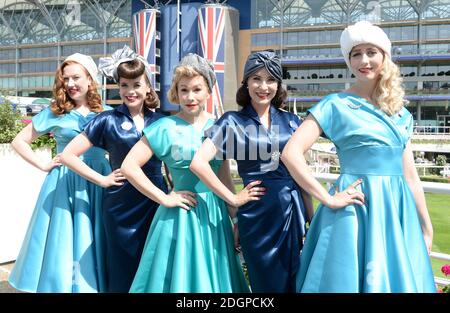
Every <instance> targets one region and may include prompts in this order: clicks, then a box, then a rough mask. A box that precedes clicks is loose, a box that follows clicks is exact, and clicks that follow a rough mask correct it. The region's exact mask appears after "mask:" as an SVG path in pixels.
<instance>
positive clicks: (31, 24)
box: [0, 0, 133, 103]
mask: <svg viewBox="0 0 450 313" xmlns="http://www.w3.org/2000/svg"><path fill="white" fill-rule="evenodd" d="M131 12H132V0H108V1H77V0H69V1H67V0H51V1H42V0H33V1H22V0H0V90H1V91H2V92H5V93H8V94H10V95H14V96H29V97H51V90H52V86H53V82H54V74H55V70H56V68H57V66H58V64H59V63H60V62H61V61H62V60H64V58H66V57H67V56H69V55H70V54H72V53H75V52H80V53H84V54H87V55H91V56H92V57H93V58H94V60H95V61H96V62H97V63H98V58H99V57H102V56H104V55H107V54H111V52H113V51H115V50H116V49H117V48H121V47H123V45H124V44H128V45H132V43H133V41H132V40H133V38H132V28H131ZM103 96H104V97H105V96H106V97H107V98H108V99H111V100H113V101H109V102H110V103H111V102H112V103H114V102H115V103H119V102H120V100H118V99H119V95H118V92H117V88H116V87H115V86H114V85H111V84H108V85H106V86H104V88H103ZM114 100H115V101H114Z"/></svg>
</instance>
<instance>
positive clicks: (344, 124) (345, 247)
mask: <svg viewBox="0 0 450 313" xmlns="http://www.w3.org/2000/svg"><path fill="white" fill-rule="evenodd" d="M309 112H310V114H312V116H313V117H314V118H315V120H316V121H317V122H318V123H319V125H320V127H321V128H322V130H323V132H324V134H325V136H326V137H328V138H329V139H330V140H331V141H332V142H333V143H334V144H335V146H336V148H337V154H338V156H339V162H340V167H341V175H340V176H339V178H338V180H337V181H336V183H335V184H334V186H333V187H332V188H331V190H330V194H334V193H335V190H336V186H339V190H344V189H345V188H347V187H348V186H349V185H350V184H351V183H353V182H354V181H355V180H357V179H358V178H362V180H363V182H362V184H361V185H359V186H358V187H357V189H358V190H359V191H361V192H362V193H364V195H365V204H364V205H362V206H359V205H350V206H347V207H344V208H341V209H335V210H333V209H330V208H328V207H326V206H324V205H320V206H319V208H318V210H317V212H316V214H315V216H314V218H313V221H312V223H311V227H310V229H309V231H308V233H307V236H306V241H305V245H304V247H303V251H302V254H301V260H300V269H299V272H298V274H297V291H298V292H389V293H391V292H395V293H398V292H435V291H436V288H435V284H434V278H433V272H432V269H431V264H430V259H429V256H428V253H427V250H426V246H425V241H424V238H423V234H422V231H421V226H420V221H419V217H418V213H417V208H416V204H415V201H414V198H413V194H412V193H411V190H410V188H409V186H408V184H407V182H406V180H405V177H404V175H403V159H402V157H403V151H404V149H405V145H406V143H407V142H408V140H409V138H410V136H411V133H412V129H413V118H412V116H411V114H410V113H409V112H408V111H407V110H406V109H405V108H402V109H401V110H400V112H399V113H397V114H395V115H393V116H388V115H387V114H385V113H384V112H383V111H381V110H379V109H378V108H376V107H375V106H373V105H372V104H371V103H369V102H368V101H366V100H365V99H363V98H361V97H359V96H356V95H353V94H349V93H338V94H331V95H329V96H327V97H325V98H324V99H322V101H321V102H319V103H318V104H317V105H316V106H314V107H313V108H312V109H310V110H309Z"/></svg>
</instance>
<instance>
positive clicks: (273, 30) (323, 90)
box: [0, 0, 450, 127]
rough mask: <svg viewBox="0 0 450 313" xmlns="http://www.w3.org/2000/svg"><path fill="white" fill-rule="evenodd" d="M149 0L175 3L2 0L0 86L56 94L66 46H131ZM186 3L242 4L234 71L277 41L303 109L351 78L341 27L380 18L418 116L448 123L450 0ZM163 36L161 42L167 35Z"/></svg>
mask: <svg viewBox="0 0 450 313" xmlns="http://www.w3.org/2000/svg"><path fill="white" fill-rule="evenodd" d="M144 2H146V3H147V4H149V5H151V6H154V5H155V3H156V2H157V3H158V4H159V5H160V6H166V5H171V6H176V5H177V1H175V0H173V1H170V0H166V1H151V0H147V1H141V0H112V1H110V0H108V1H102V0H69V1H62V0H48V1H44V0H29V1H24V0H0V90H2V91H5V90H8V92H9V93H10V94H12V95H14V96H30V97H49V96H50V95H51V86H52V83H53V74H54V71H55V68H56V66H57V64H58V62H60V61H61V60H63V59H64V57H66V56H68V55H69V54H71V53H74V52H81V53H85V54H89V55H92V57H93V58H94V59H95V60H96V61H97V60H98V58H99V57H101V56H104V55H108V54H110V53H111V52H113V51H115V50H116V49H117V48H120V47H122V46H123V45H124V44H128V45H130V46H134V39H133V31H132V16H133V14H134V13H135V12H137V11H139V10H140V9H142V8H144V6H145V5H144ZM180 2H181V3H182V4H185V5H186V4H189V3H192V4H194V3H197V4H198V3H199V2H200V3H202V4H203V3H205V2H207V3H219V4H222V5H229V6H232V7H234V8H235V9H237V11H238V12H239V25H238V29H239V32H238V37H239V38H238V45H237V51H238V53H237V56H236V58H235V62H236V65H237V69H238V74H237V77H242V69H243V64H244V62H245V59H246V57H247V55H248V54H249V53H250V52H252V51H258V50H263V49H268V48H271V49H275V50H277V51H278V52H279V53H280V55H281V56H282V64H283V68H284V79H285V81H284V82H285V84H286V87H287V89H288V91H289V99H288V102H287V107H288V108H289V110H291V111H295V112H298V113H299V114H302V113H303V112H305V111H306V109H307V108H309V107H311V106H312V105H313V104H315V103H316V102H317V101H318V100H320V98H321V97H322V96H324V95H326V94H328V93H331V92H336V91H339V90H343V89H345V88H347V87H348V86H349V85H350V84H351V82H352V81H353V77H352V75H351V73H350V71H349V70H348V69H347V68H346V65H345V62H344V59H343V57H342V56H341V52H340V49H339V36H340V33H341V32H342V30H343V29H344V28H345V27H346V26H347V25H348V24H352V23H355V22H357V21H359V20H370V21H372V22H374V23H377V24H379V25H380V26H381V27H382V28H383V29H384V30H385V31H386V33H387V34H388V36H389V37H390V39H391V40H392V43H393V49H392V55H393V58H394V60H395V61H396V62H397V63H398V64H399V65H400V69H401V73H402V76H403V79H404V85H405V89H406V94H407V99H408V100H409V104H408V109H409V110H410V111H411V112H412V113H413V115H414V117H415V119H416V123H417V125H424V126H434V127H436V126H450V108H449V100H450V92H449V87H450V0H379V1H374V0H228V1H224V0H222V1H219V0H217V1H213V0H209V1H199V0H197V1H187V0H186V1H180ZM163 12H164V11H163ZM182 18H183V16H181V19H182ZM180 25H182V23H181V24H180ZM181 32H183V29H181ZM159 39H160V40H161V42H163V41H164V40H165V38H164V34H161V37H160V38H159ZM159 57H160V58H161V59H163V58H164V55H163V54H162V53H161V55H160V56H159ZM163 70H164V69H162V71H163ZM239 83H240V82H239V81H236V86H238V84H239ZM103 96H104V97H105V99H107V102H108V103H110V104H116V103H119V102H120V100H119V96H118V90H117V87H116V86H115V85H114V84H111V82H109V84H104V86H103ZM233 106H234V104H229V106H227V105H226V106H225V107H226V108H228V109H230V108H233Z"/></svg>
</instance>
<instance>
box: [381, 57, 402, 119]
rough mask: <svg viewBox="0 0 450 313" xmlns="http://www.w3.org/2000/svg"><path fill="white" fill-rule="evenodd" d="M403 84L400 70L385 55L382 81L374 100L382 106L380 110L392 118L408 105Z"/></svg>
mask: <svg viewBox="0 0 450 313" xmlns="http://www.w3.org/2000/svg"><path fill="white" fill-rule="evenodd" d="M402 83H403V80H402V78H401V76H400V69H399V68H398V66H397V65H396V64H395V63H394V62H392V60H391V58H389V57H387V56H386V55H385V57H384V62H383V67H382V68H381V72H380V79H379V81H378V83H377V85H376V87H375V90H374V92H373V98H374V99H375V100H376V103H377V104H378V105H379V106H380V109H381V110H382V111H384V112H386V113H387V114H388V115H390V116H391V115H394V114H396V113H398V112H399V111H400V110H401V109H402V107H403V106H404V105H406V104H407V103H408V101H407V100H405V98H404V97H405V91H404V89H403V86H402Z"/></svg>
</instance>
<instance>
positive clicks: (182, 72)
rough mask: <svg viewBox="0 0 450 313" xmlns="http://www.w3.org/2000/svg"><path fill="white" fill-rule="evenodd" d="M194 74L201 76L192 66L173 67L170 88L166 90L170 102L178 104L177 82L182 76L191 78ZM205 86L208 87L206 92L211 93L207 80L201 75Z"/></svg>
mask: <svg viewBox="0 0 450 313" xmlns="http://www.w3.org/2000/svg"><path fill="white" fill-rule="evenodd" d="M196 76H201V77H203V75H201V74H200V73H199V72H197V71H196V70H195V69H194V68H193V67H192V66H178V67H176V68H175V72H174V73H173V77H172V84H171V85H170V89H169V91H168V92H167V99H169V101H170V102H171V103H176V104H180V99H179V98H178V83H179V82H180V80H181V79H182V78H183V77H187V78H193V77H196ZM203 80H204V82H205V85H206V87H207V88H208V92H209V93H211V89H209V86H208V82H207V81H206V79H205V77H203Z"/></svg>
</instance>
